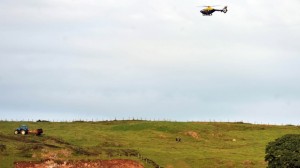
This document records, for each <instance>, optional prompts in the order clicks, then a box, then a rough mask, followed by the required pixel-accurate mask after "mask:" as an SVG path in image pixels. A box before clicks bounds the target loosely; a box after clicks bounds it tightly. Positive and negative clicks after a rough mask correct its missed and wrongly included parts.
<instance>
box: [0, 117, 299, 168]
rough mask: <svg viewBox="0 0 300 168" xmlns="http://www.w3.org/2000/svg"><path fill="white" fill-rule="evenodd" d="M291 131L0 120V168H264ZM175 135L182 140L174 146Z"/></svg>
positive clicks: (155, 123)
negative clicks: (134, 167)
mask: <svg viewBox="0 0 300 168" xmlns="http://www.w3.org/2000/svg"><path fill="white" fill-rule="evenodd" d="M21 124H26V125H28V126H29V128H32V129H36V128H43V130H44V135H43V136H42V137H37V136H34V135H26V136H22V135H13V131H14V129H15V128H17V127H18V126H19V125H21ZM290 133H294V134H295V133H296V134H299V133H300V127H296V126H269V125H252V124H244V123H213V122H211V123H205V122H159V121H152V122H150V121H108V122H72V123H64V122H59V123H54V122H0V147H1V146H2V148H0V167H13V162H14V161H24V160H25V161H40V160H46V159H54V160H61V161H63V160H82V159H85V160H87V159H90V160H93V159H113V158H127V159H128V158H129V159H133V160H139V161H141V162H142V163H144V165H145V167H154V166H155V164H157V165H160V166H162V167H168V168H172V167H173V168H177V167H178V168H179V167H180V168H185V167H186V168H189V167H191V168H198V167H208V168H209V167H266V163H265V162H264V155H265V153H264V152H265V147H266V145H267V143H268V142H270V141H273V140H275V139H276V138H278V137H281V136H282V135H285V134H290ZM176 137H181V139H182V141H181V142H176V141H175V138H176ZM140 156H143V158H141V157H140ZM145 158H148V159H149V160H147V161H146V160H145ZM149 162H150V164H149Z"/></svg>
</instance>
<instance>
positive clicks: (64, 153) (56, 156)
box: [41, 149, 72, 160]
mask: <svg viewBox="0 0 300 168" xmlns="http://www.w3.org/2000/svg"><path fill="white" fill-rule="evenodd" d="M71 154H72V152H71V151H70V150H67V149H62V150H57V151H47V150H43V153H42V154H41V158H42V159H44V160H61V159H60V158H67V157H69V156H70V155H71Z"/></svg>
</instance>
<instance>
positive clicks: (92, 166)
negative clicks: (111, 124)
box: [15, 159, 144, 168]
mask: <svg viewBox="0 0 300 168" xmlns="http://www.w3.org/2000/svg"><path fill="white" fill-rule="evenodd" d="M78 167H82V168H85V167H86V168H144V166H143V165H142V164H140V163H138V162H136V161H133V160H126V159H115V160H96V161H68V162H67V161H65V162H62V163H61V162H60V163H56V162H54V161H52V160H49V161H45V162H25V161H22V162H16V163H15V168H78Z"/></svg>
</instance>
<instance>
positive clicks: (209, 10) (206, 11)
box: [200, 6, 228, 16]
mask: <svg viewBox="0 0 300 168" xmlns="http://www.w3.org/2000/svg"><path fill="white" fill-rule="evenodd" d="M202 7H206V8H204V9H202V10H200V12H201V13H202V15H203V16H211V15H212V14H213V13H214V12H215V11H219V12H223V13H226V12H227V11H228V9H227V6H225V7H224V8H223V9H214V8H213V6H202Z"/></svg>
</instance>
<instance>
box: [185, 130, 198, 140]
mask: <svg viewBox="0 0 300 168" xmlns="http://www.w3.org/2000/svg"><path fill="white" fill-rule="evenodd" d="M184 134H185V135H188V136H190V137H193V138H195V139H197V140H199V139H200V136H199V135H198V133H197V132H195V131H187V132H185V133H184Z"/></svg>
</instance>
